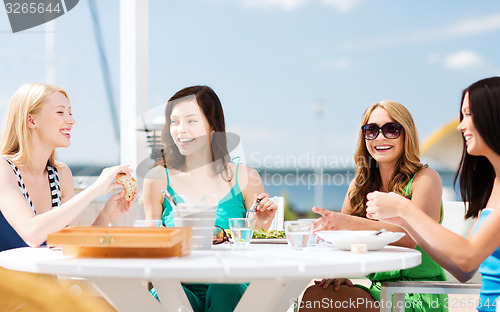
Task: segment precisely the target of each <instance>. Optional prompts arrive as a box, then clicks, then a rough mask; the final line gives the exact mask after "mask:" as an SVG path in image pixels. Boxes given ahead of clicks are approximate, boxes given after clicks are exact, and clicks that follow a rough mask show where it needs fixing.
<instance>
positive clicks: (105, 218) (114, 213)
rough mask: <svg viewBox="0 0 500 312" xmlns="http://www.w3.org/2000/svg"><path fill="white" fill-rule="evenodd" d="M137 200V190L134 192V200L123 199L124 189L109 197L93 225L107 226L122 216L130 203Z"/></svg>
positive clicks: (128, 208)
mask: <svg viewBox="0 0 500 312" xmlns="http://www.w3.org/2000/svg"><path fill="white" fill-rule="evenodd" d="M136 198H137V189H136V190H135V194H134V198H133V199H132V200H131V201H128V200H126V199H125V189H123V190H121V191H120V192H118V193H116V194H114V195H113V196H111V197H110V198H109V199H108V201H107V202H106V205H105V206H104V208H103V209H102V211H101V213H99V216H98V217H97V219H96V221H95V223H94V225H104V226H106V225H108V224H109V223H111V222H113V221H115V220H116V219H118V218H119V217H121V216H123V215H124V214H125V213H127V212H128V211H129V210H130V207H132V203H133V202H134V200H135V199H136Z"/></svg>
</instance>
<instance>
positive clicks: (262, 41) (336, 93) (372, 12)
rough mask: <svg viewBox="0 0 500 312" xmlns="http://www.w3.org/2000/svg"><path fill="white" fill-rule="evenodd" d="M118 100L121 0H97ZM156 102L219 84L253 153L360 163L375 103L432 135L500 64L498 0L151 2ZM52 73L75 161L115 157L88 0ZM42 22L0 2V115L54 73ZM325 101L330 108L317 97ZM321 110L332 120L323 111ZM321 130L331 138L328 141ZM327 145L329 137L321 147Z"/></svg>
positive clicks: (251, 159)
mask: <svg viewBox="0 0 500 312" xmlns="http://www.w3.org/2000/svg"><path fill="white" fill-rule="evenodd" d="M96 2H97V5H98V9H99V17H100V21H101V26H102V31H103V36H104V39H105V49H106V53H107V57H108V61H109V65H110V70H111V77H112V83H113V88H114V94H115V98H116V101H117V103H119V77H120V76H119V1H118V0H97V1H96ZM149 6H150V19H149V29H150V36H149V42H150V45H149V49H150V50H149V54H150V60H149V62H150V72H149V75H150V78H149V79H150V97H149V106H150V108H151V109H154V108H155V107H158V106H159V105H162V104H163V103H165V102H166V100H167V99H168V98H169V97H170V96H171V95H173V93H175V92H176V91H177V90H179V89H181V88H183V87H185V86H188V85H193V84H206V85H209V86H211V87H212V88H213V89H214V90H215V91H216V92H217V93H218V95H219V97H220V98H221V100H222V104H223V107H224V110H225V113H226V123H227V127H228V130H230V131H233V132H235V133H237V134H239V135H240V136H241V138H242V145H243V149H244V152H245V159H246V162H247V163H248V164H250V165H253V166H259V165H268V166H273V167H280V166H287V165H293V161H294V159H295V161H296V160H298V159H299V158H300V157H301V159H302V160H304V159H306V160H305V162H306V165H307V164H311V162H312V160H313V158H314V157H316V156H319V155H326V156H327V157H328V164H329V166H330V167H335V166H342V165H344V164H348V163H349V162H351V159H352V154H353V151H354V147H355V144H356V140H357V133H358V129H359V126H360V124H359V122H360V119H361V115H362V113H363V111H364V110H365V108H366V107H367V106H368V105H370V104H372V103H374V102H377V101H379V100H382V99H391V100H395V101H398V102H400V103H402V104H404V105H405V106H406V107H408V109H409V110H410V111H411V112H412V114H413V116H414V119H415V122H416V124H417V128H418V131H419V134H420V139H421V142H423V141H424V140H425V139H426V138H427V137H428V136H429V135H430V134H431V133H432V132H433V131H435V130H436V129H437V128H439V127H440V126H442V125H444V124H445V123H447V122H448V121H450V120H452V119H453V118H455V117H456V116H457V115H458V109H459V100H460V92H461V90H462V89H463V88H465V87H466V86H468V85H469V84H470V83H472V82H474V81H476V80H478V79H481V78H485V77H489V76H494V75H499V73H500V58H499V57H498V56H499V55H500V1H491V0H475V1H464V0H458V1H430V0H425V1H397V0H380V1H368V0H183V1H173V0H170V1H160V0H150V1H149ZM55 38H56V72H57V74H56V83H57V84H59V85H60V86H62V87H63V88H65V89H66V90H67V91H68V93H69V96H70V99H71V101H72V106H73V113H74V116H75V118H76V120H77V124H76V126H75V128H74V130H73V137H72V146H71V147H70V148H69V149H65V150H60V151H58V157H59V158H60V159H61V160H63V161H65V162H67V163H69V164H90V163H92V164H115V163H118V162H119V143H118V142H116V140H115V138H114V135H113V130H112V122H111V116H110V111H109V108H108V104H107V102H106V101H107V100H106V96H105V89H104V83H103V79H102V73H101V68H100V64H99V61H98V56H97V47H96V41H95V38H94V32H93V26H92V23H91V18H90V13H89V6H88V3H87V1H86V0H80V2H79V4H78V5H77V6H76V7H75V8H74V9H73V10H71V11H70V12H68V13H67V14H65V15H63V16H61V17H60V18H58V19H56V21H55ZM46 67H47V60H46V51H45V26H39V27H36V28H33V29H31V30H27V31H24V32H21V33H16V34H12V33H11V31H10V26H9V24H8V19H7V15H6V13H5V8H4V7H3V6H2V7H1V8H0V73H1V75H0V85H1V86H2V87H1V88H0V118H1V119H2V120H3V118H4V116H5V111H6V107H7V105H8V101H9V98H10V96H11V95H12V94H13V93H14V91H15V90H16V89H17V88H18V87H19V86H20V85H21V84H23V83H25V82H31V81H44V80H45V79H46V78H45V77H46ZM317 103H322V105H323V106H324V110H323V113H322V114H321V118H318V116H317V111H316V110H315V107H316V106H317ZM320 120H322V121H321V122H320ZM321 141H322V142H321ZM318 146H319V147H318Z"/></svg>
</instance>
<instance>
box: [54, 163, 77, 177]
mask: <svg viewBox="0 0 500 312" xmlns="http://www.w3.org/2000/svg"><path fill="white" fill-rule="evenodd" d="M56 169H57V173H58V175H59V179H60V180H62V179H65V180H67V179H70V180H72V179H73V173H72V172H71V169H70V168H69V167H68V165H66V164H65V163H62V162H60V161H58V162H56Z"/></svg>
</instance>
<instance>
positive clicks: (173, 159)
mask: <svg viewBox="0 0 500 312" xmlns="http://www.w3.org/2000/svg"><path fill="white" fill-rule="evenodd" d="M162 143H163V145H164V149H163V151H164V152H163V159H161V161H160V162H159V164H160V165H159V166H156V167H154V168H153V169H151V170H150V171H149V172H148V174H147V175H146V178H145V180H144V188H143V201H144V210H145V213H146V218H149V219H160V218H161V219H162V220H163V222H164V224H165V225H167V226H173V216H172V208H171V207H170V205H169V204H167V203H166V202H165V201H164V198H163V195H162V193H161V190H165V189H168V191H169V192H170V193H171V194H179V195H182V197H183V198H187V199H189V201H190V202H192V203H197V202H200V201H201V199H202V198H203V197H204V196H206V195H207V194H214V195H215V196H216V197H217V198H218V199H219V200H218V207H217V218H216V224H217V225H219V226H221V227H223V228H226V229H227V228H229V226H228V219H229V218H233V217H240V218H241V217H245V215H246V211H247V210H248V209H250V208H251V207H252V206H253V205H254V203H255V202H256V200H257V199H260V202H259V203H258V205H257V207H256V213H255V218H256V219H257V221H256V225H255V227H256V228H262V229H265V230H267V229H268V228H269V226H270V225H271V223H272V220H273V218H274V215H275V213H276V209H277V206H276V205H275V204H274V203H273V202H272V201H271V200H270V199H269V195H267V194H266V193H264V187H263V185H262V181H261V179H260V176H259V174H258V173H257V171H256V170H254V169H252V168H250V167H247V166H245V165H242V164H239V163H236V164H235V163H231V162H230V159H229V154H228V150H227V139H226V129H225V122H224V113H223V110H222V105H221V103H220V100H219V98H218V96H217V95H216V94H215V92H214V91H213V90H212V89H211V88H209V87H207V86H193V87H188V88H185V89H182V90H180V91H179V92H177V93H176V94H175V95H174V96H172V98H170V100H169V101H168V103H167V106H166V108H165V126H164V127H163V131H162ZM183 287H184V290H185V292H186V295H187V297H188V299H189V301H190V303H191V306H192V308H193V310H194V311H217V312H224V311H233V310H234V308H235V307H236V305H237V304H238V301H239V300H240V298H241V296H242V295H243V292H244V291H245V289H246V287H247V285H246V284H185V285H183Z"/></svg>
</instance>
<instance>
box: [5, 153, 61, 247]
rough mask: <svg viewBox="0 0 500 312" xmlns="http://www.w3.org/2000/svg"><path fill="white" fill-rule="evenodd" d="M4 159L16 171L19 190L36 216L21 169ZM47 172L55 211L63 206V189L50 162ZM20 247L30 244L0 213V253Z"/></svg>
mask: <svg viewBox="0 0 500 312" xmlns="http://www.w3.org/2000/svg"><path fill="white" fill-rule="evenodd" d="M3 158H4V159H5V160H6V161H7V162H8V163H9V165H10V166H11V167H12V170H14V173H15V174H16V176H17V184H18V185H19V189H20V190H21V193H22V194H23V196H24V198H25V199H26V201H27V202H28V205H30V207H31V209H32V210H33V213H34V214H36V210H35V207H34V206H33V203H32V202H31V198H30V196H29V194H28V190H27V189H26V186H25V185H24V182H23V178H22V177H21V172H19V169H18V168H17V167H16V165H14V163H13V162H12V161H10V160H9V159H8V158H6V157H3ZM47 172H48V174H49V184H50V192H51V196H52V209H54V208H56V207H59V206H60V205H61V187H60V185H59V175H58V173H57V169H56V168H55V167H52V166H51V165H50V164H49V162H47ZM44 244H45V243H44ZM19 247H28V244H26V242H25V241H24V240H23V239H22V238H21V237H20V236H19V234H17V232H16V231H15V230H14V229H13V228H12V226H11V225H10V223H9V222H8V221H7V220H6V219H5V217H4V215H3V213H2V212H1V211H0V251H4V250H8V249H13V248H19Z"/></svg>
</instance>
